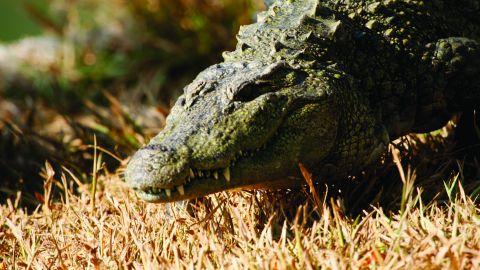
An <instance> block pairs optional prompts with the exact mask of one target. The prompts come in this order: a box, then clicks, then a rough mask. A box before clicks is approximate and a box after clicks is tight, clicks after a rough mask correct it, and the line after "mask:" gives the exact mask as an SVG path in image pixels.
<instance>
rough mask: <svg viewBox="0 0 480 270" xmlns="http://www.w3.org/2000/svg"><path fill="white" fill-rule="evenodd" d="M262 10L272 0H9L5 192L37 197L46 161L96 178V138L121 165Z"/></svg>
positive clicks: (1, 177)
mask: <svg viewBox="0 0 480 270" xmlns="http://www.w3.org/2000/svg"><path fill="white" fill-rule="evenodd" d="M262 9H264V5H263V1H261V0H109V1H98V0H71V1H65V0H22V1H19V0H1V1H0V202H3V201H5V199H6V198H13V197H15V196H16V194H17V192H18V191H22V200H23V203H26V204H27V205H28V204H31V205H36V204H37V203H38V202H39V200H41V198H39V197H38V196H37V197H36V194H37V191H38V190H40V189H41V188H42V187H43V181H42V176H41V175H42V173H43V174H44V173H45V172H44V171H43V168H45V162H46V161H48V162H49V163H50V164H51V165H52V166H53V168H54V170H55V171H56V172H58V173H60V172H61V169H62V167H65V168H67V169H68V170H70V171H72V173H73V174H74V175H76V176H78V177H79V178H80V181H87V179H89V177H90V174H91V171H92V167H93V165H92V163H93V145H94V144H95V143H96V145H98V146H99V147H102V148H103V149H105V150H106V151H105V153H104V154H103V155H102V162H101V164H103V166H104V168H103V169H105V170H106V171H108V172H115V170H116V169H117V168H118V167H119V166H120V165H121V163H122V160H123V159H125V158H127V157H128V156H129V155H130V154H131V153H132V152H133V151H135V150H136V149H137V148H138V147H139V146H141V145H142V144H144V143H145V142H146V141H147V140H148V138H150V137H151V136H153V135H155V134H156V133H157V132H158V131H159V130H160V129H161V128H162V126H163V124H164V121H165V117H166V116H167V115H168V112H169V108H170V106H171V105H172V104H173V102H174V101H175V99H176V97H177V96H178V95H179V94H180V93H181V91H182V88H183V86H185V85H186V84H187V83H188V82H189V81H191V80H192V79H193V78H194V77H195V76H196V74H197V73H198V72H199V71H201V70H202V69H204V68H205V67H207V66H209V65H211V64H213V63H215V62H218V61H221V52H222V51H225V50H232V49H233V48H234V46H235V33H236V32H237V31H238V28H239V26H240V25H242V24H247V23H250V22H252V21H253V19H254V18H255V14H256V13H257V12H258V11H260V10H262ZM94 135H95V141H96V142H95V141H94Z"/></svg>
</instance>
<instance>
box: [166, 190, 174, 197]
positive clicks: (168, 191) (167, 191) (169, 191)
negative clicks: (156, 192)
mask: <svg viewBox="0 0 480 270" xmlns="http://www.w3.org/2000/svg"><path fill="white" fill-rule="evenodd" d="M165 193H166V194H167V196H168V197H170V196H172V191H171V190H170V189H169V188H167V189H165Z"/></svg>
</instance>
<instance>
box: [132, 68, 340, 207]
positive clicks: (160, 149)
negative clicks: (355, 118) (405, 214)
mask: <svg viewBox="0 0 480 270" xmlns="http://www.w3.org/2000/svg"><path fill="white" fill-rule="evenodd" d="M326 85H327V84H326V83H325V82H324V81H323V80H322V79H321V78H319V77H318V76H315V75H314V74H309V73H308V72H307V71H305V70H302V69H299V68H293V67H291V66H290V65H288V64H286V63H285V62H282V61H280V62H277V63H273V64H263V63H261V62H255V61H251V62H224V63H221V64H217V65H214V66H211V67H210V68H207V69H206V70H205V71H203V72H202V73H200V74H199V75H198V77H197V78H196V79H195V80H194V81H193V82H192V83H191V84H190V85H188V86H187V87H186V88H185V89H184V94H183V95H182V96H181V97H180V98H179V99H178V100H177V102H176V104H175V105H174V107H173V108H172V111H171V114H170V115H169V116H168V118H167V124H166V127H165V129H164V130H163V131H161V132H160V133H159V134H158V135H157V136H156V137H154V138H153V139H152V140H151V141H150V142H149V144H148V145H146V146H145V147H143V148H141V149H140V150H138V152H137V153H135V155H134V156H133V157H132V159H131V160H130V162H129V164H128V166H127V168H126V171H125V178H126V181H127V183H128V184H129V186H130V187H132V188H133V189H135V190H136V191H137V194H138V195H139V197H140V198H142V199H144V200H146V201H150V202H168V201H176V200H183V199H188V198H194V197H199V196H203V195H207V194H210V193H214V192H219V191H223V190H228V189H235V188H268V187H272V186H278V185H279V184H280V185H284V184H285V185H290V184H294V183H298V182H299V181H300V178H299V177H298V176H299V173H298V167H297V166H298V162H302V163H305V164H315V163H316V162H319V161H321V160H322V159H323V158H324V157H325V156H326V155H327V154H328V153H329V152H330V149H331V148H332V145H333V144H334V140H335V137H336V132H337V120H338V114H337V113H336V112H335V110H334V106H332V101H331V100H332V98H331V95H330V91H329V89H328V87H326Z"/></svg>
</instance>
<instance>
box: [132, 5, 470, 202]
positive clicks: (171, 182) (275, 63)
mask: <svg viewBox="0 0 480 270" xmlns="http://www.w3.org/2000/svg"><path fill="white" fill-rule="evenodd" d="M237 38H238V45H237V48H236V50H235V51H233V52H229V53H225V54H224V59H225V60H224V62H222V63H220V64H217V65H214V66H211V67H209V68H207V69H206V70H205V71H203V72H201V73H200V74H199V75H198V77H197V78H196V79H195V80H194V81H193V82H192V83H191V84H190V85H188V86H187V87H186V88H185V89H184V94H183V95H182V96H181V97H180V98H179V99H178V101H177V102H176V104H175V106H174V107H173V109H172V112H171V114H170V115H169V117H168V119H167V125H166V127H165V129H164V130H163V131H162V132H160V134H158V135H157V136H156V137H154V138H153V139H152V140H151V141H150V143H149V144H148V145H147V146H145V147H143V148H142V149H140V150H139V151H138V152H137V153H136V154H135V155H134V156H133V157H132V159H131V161H130V162H129V164H128V167H127V168H126V171H125V177H126V181H127V183H128V184H129V185H130V186H131V187H132V188H133V189H135V190H136V191H137V193H138V195H139V196H140V198H142V199H144V200H147V201H150V202H168V201H176V200H183V199H188V198H194V197H199V196H204V195H207V194H210V193H214V192H219V191H223V190H229V189H235V188H268V187H274V186H275V187H277V186H283V185H296V184H299V183H301V177H300V172H299V169H298V163H299V162H301V163H303V164H305V165H306V166H308V167H309V168H316V170H315V171H316V173H317V174H318V175H320V176H322V177H328V178H330V179H332V178H333V179H337V178H342V177H345V176H348V175H351V174H355V173H358V172H359V171H361V170H362V169H364V168H365V167H366V166H367V165H369V164H372V163H374V162H375V161H376V160H377V159H378V158H379V157H380V156H381V155H382V153H384V152H385V149H386V147H387V145H388V143H389V142H390V141H391V140H393V139H395V138H398V137H399V136H402V135H405V134H407V133H411V132H427V131H431V130H435V129H438V128H440V127H442V126H443V125H444V124H445V123H446V122H447V121H448V120H449V119H451V117H452V116H453V115H454V114H455V113H458V112H461V111H464V110H471V109H473V108H474V107H475V106H478V105H480V102H479V101H480V46H479V43H478V41H479V40H480V3H479V1H478V0H460V1H446V0H444V1H442V0H436V1H415V0H389V1H369V0H363V1H362V0H339V1H337V0H322V1H316V0H303V1H293V0H291V1H289V0H278V1H276V2H275V3H274V4H272V5H271V6H270V7H269V9H268V11H266V12H263V13H261V14H259V18H258V22H257V23H255V24H252V25H247V26H243V27H242V28H241V29H240V31H239V33H238V35H237Z"/></svg>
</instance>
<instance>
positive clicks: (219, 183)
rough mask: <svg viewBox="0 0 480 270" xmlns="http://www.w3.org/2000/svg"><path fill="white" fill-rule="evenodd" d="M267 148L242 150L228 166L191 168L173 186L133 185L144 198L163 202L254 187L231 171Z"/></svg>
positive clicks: (253, 184)
mask: <svg viewBox="0 0 480 270" xmlns="http://www.w3.org/2000/svg"><path fill="white" fill-rule="evenodd" d="M265 149H266V146H263V147H261V148H258V149H255V150H249V151H240V152H238V153H237V154H236V155H235V158H233V159H232V161H231V162H230V164H229V166H228V167H226V168H217V169H211V170H200V169H196V168H190V169H189V173H188V176H187V177H186V178H185V180H184V183H183V184H181V185H178V186H175V187H173V188H163V187H145V188H139V187H133V190H134V191H135V192H136V193H137V195H138V196H139V197H140V198H141V199H142V200H145V201H148V202H157V203H163V202H172V201H179V200H186V199H191V198H196V197H201V196H205V195H208V194H212V193H215V192H219V191H225V190H230V189H235V188H248V187H249V186H252V188H253V187H254V186H256V183H251V181H248V182H247V183H245V182H243V183H242V182H241V181H239V180H238V179H232V177H231V171H232V168H234V167H235V164H236V163H238V162H241V161H242V160H243V159H247V158H251V157H253V156H254V155H255V154H256V153H258V152H260V151H262V150H265Z"/></svg>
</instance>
